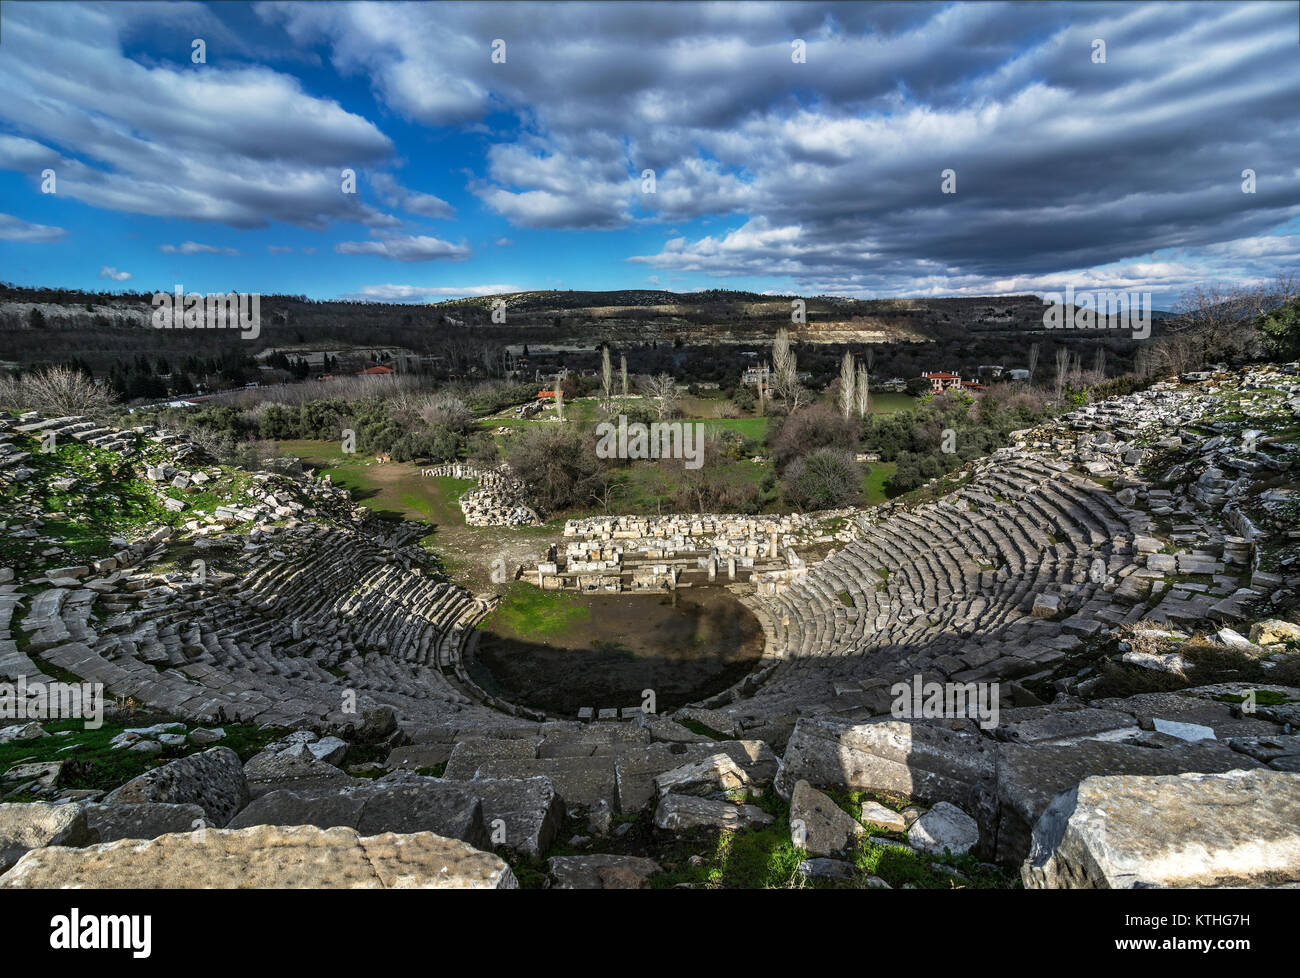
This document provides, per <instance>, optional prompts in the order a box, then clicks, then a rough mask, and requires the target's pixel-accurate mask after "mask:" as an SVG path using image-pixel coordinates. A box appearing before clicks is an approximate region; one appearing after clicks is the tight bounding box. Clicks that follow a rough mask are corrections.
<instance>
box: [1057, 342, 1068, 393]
mask: <svg viewBox="0 0 1300 978" xmlns="http://www.w3.org/2000/svg"><path fill="white" fill-rule="evenodd" d="M1069 370H1070V351H1069V350H1068V349H1067V348H1066V347H1061V348H1060V349H1059V350H1057V351H1056V399H1057V400H1058V401H1059V400H1060V399H1061V395H1062V394H1063V393H1064V392H1065V377H1066V374H1067V373H1069Z"/></svg>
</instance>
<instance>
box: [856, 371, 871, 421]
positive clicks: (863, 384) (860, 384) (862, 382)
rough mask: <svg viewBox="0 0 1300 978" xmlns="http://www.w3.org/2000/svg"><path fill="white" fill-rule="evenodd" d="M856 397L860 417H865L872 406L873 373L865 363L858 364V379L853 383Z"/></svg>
mask: <svg viewBox="0 0 1300 978" xmlns="http://www.w3.org/2000/svg"><path fill="white" fill-rule="evenodd" d="M853 395H854V399H855V400H856V401H857V404H858V417H859V418H865V417H866V416H867V411H868V410H869V409H870V408H871V374H870V373H868V371H867V367H866V366H865V365H864V364H861V363H860V364H858V379H857V383H855V384H854V385H853Z"/></svg>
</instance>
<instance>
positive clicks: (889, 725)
mask: <svg viewBox="0 0 1300 978" xmlns="http://www.w3.org/2000/svg"><path fill="white" fill-rule="evenodd" d="M995 750H996V748H995V744H994V743H993V742H992V741H991V740H988V739H986V738H984V737H981V736H979V735H977V734H967V733H958V732H957V731H953V730H948V729H945V728H943V727H938V726H934V725H930V724H924V723H907V722H904V721H901V720H883V721H874V722H868V723H854V722H853V721H850V720H839V719H835V718H830V717H822V718H817V719H802V720H800V721H799V722H798V724H797V725H796V726H795V731H794V734H793V735H792V736H791V737H790V743H789V744H788V745H787V746H786V750H785V757H784V758H783V759H782V762H781V771H780V773H779V774H778V775H777V778H776V790H777V792H778V793H779V794H781V795H782V796H783V797H788V796H789V793H790V792H791V791H793V789H794V784H795V782H796V781H799V780H805V781H808V782H809V783H810V784H821V785H827V786H831V787H843V788H849V789H853V790H858V791H871V792H881V791H888V792H893V793H895V794H900V795H906V796H908V797H910V798H914V799H916V800H917V801H921V802H925V803H926V804H934V803H936V802H940V801H948V802H951V803H952V804H954V805H956V806H957V807H958V808H960V809H962V810H963V811H966V812H972V813H976V818H977V820H980V821H982V822H983V821H984V819H982V818H981V816H980V815H979V814H978V813H980V812H982V811H985V810H988V812H987V815H986V816H985V818H990V817H991V810H989V808H990V795H991V791H992V782H993V775H994V759H995V756H996V754H995Z"/></svg>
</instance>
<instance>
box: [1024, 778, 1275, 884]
mask: <svg viewBox="0 0 1300 978" xmlns="http://www.w3.org/2000/svg"><path fill="white" fill-rule="evenodd" d="M1021 878H1022V879H1023V880H1024V884H1025V886H1026V887H1032V888H1067V889H1133V888H1135V887H1146V886H1162V887H1215V886H1277V885H1281V884H1286V883H1291V884H1294V883H1298V882H1300V774H1289V773H1283V772H1278V771H1267V770H1250V771H1228V772H1225V773H1222V774H1180V775H1172V776H1155V777H1141V776H1138V777H1133V776H1123V775H1119V776H1108V777H1096V778H1086V779H1085V780H1084V781H1083V782H1082V783H1081V784H1079V785H1078V786H1077V787H1076V788H1071V789H1070V790H1068V791H1065V792H1062V793H1061V794H1060V795H1058V796H1057V797H1056V798H1055V799H1054V800H1053V801H1052V803H1051V805H1050V806H1049V807H1048V809H1047V811H1045V812H1044V813H1043V817H1042V818H1041V819H1039V821H1038V824H1037V825H1036V826H1035V827H1034V836H1033V848H1032V850H1031V852H1030V855H1029V858H1028V859H1027V860H1026V861H1025V864H1024V866H1023V867H1022V868H1021Z"/></svg>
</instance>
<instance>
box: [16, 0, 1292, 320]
mask: <svg viewBox="0 0 1300 978" xmlns="http://www.w3.org/2000/svg"><path fill="white" fill-rule="evenodd" d="M0 92H2V93H3V97H0V269H3V271H0V279H4V280H6V281H10V282H14V283H17V284H21V285H41V286H59V287H67V288H84V289H91V290H99V291H115V290H123V289H129V290H133V291H145V292H153V291H172V290H173V289H174V288H175V287H176V286H177V285H183V287H184V288H185V289H186V290H191V291H202V292H213V291H218V292H225V291H238V292H260V293H263V294H270V293H291V294H297V293H303V294H306V295H308V296H310V297H312V298H317V299H337V298H352V299H375V300H388V301H392V300H397V301H408V302H430V301H439V300H441V299H445V298H452V297H460V296H466V295H486V294H493V293H498V292H513V291H524V290H534V289H593V290H599V289H669V290H673V291H679V292H690V291H695V290H699V289H709V288H729V289H743V290H750V291H754V292H769V293H781V294H788V293H796V294H802V295H841V296H849V297H854V298H875V297H890V296H956V295H987V294H998V293H1012V292H1016V293H1024V292H1038V293H1040V294H1041V293H1044V292H1052V291H1056V292H1063V291H1064V290H1065V289H1066V288H1067V287H1073V288H1074V289H1075V290H1076V291H1083V290H1088V289H1105V290H1114V289H1124V290H1131V291H1146V292H1151V293H1153V295H1154V297H1155V302H1156V304H1157V305H1158V306H1165V307H1167V306H1169V305H1171V304H1172V303H1173V301H1174V299H1175V298H1176V296H1177V295H1178V293H1180V292H1181V291H1183V290H1185V289H1187V288H1189V287H1192V286H1194V285H1196V284H1199V283H1204V282H1209V281H1224V282H1243V283H1244V282H1259V281H1263V280H1267V279H1270V278H1271V277H1272V276H1273V275H1274V274H1275V273H1277V272H1278V271H1282V270H1300V268H1298V266H1300V263H1298V262H1297V255H1300V112H1297V108H1298V107H1300V10H1298V9H1297V4H1296V3H1295V2H1291V0H1288V2H1267V3H1224V4H1219V3H1200V2H1196V3H1187V4H1181V3H1168V2H1157V3H1132V4H1129V3H1117V4H1110V3H1083V4H1055V3H1044V4H998V3H955V4H952V3H938V4H925V3H903V4H870V3H852V4H820V3H802V2H801V3H792V4H781V3H720V4H710V3H699V4H696V3H688V2H674V3H652V4H637V3H624V2H619V3H612V4H585V3H559V4H553V5H548V4H543V3H526V4H521V5H514V4H509V3H482V4H450V3H446V4H443V3H439V4H411V5H406V4H397V3H356V4H337V5H336V4H329V3H254V4H243V3H212V4H202V3H167V2H150V3H130V2H120V3H104V4H98V3H71V2H64V3H51V4H44V3H24V2H15V0H5V2H4V3H3V4H2V5H0ZM647 171H649V172H648V173H647ZM949 171H950V173H951V175H950V176H948V173H949ZM1245 171H1250V175H1247V174H1246V173H1245ZM347 173H351V174H354V175H355V178H354V182H353V183H350V182H349V181H348V179H347V178H346V174H347ZM945 177H947V179H946V180H945ZM1252 181H1253V186H1252V185H1251V183H1252ZM945 184H946V185H945ZM945 189H947V190H952V191H955V192H950V193H945V192H944V191H945ZM1248 190H1249V191H1253V192H1247V191H1248Z"/></svg>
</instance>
